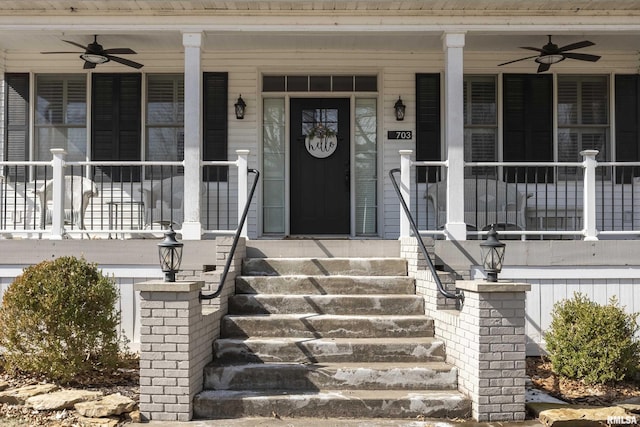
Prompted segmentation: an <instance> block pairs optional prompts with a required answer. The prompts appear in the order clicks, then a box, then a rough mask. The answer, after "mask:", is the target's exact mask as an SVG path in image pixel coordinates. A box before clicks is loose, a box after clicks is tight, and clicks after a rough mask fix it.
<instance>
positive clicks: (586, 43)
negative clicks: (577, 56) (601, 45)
mask: <svg viewBox="0 0 640 427" xmlns="http://www.w3.org/2000/svg"><path fill="white" fill-rule="evenodd" d="M593 45H595V43H593V42H590V41H589V40H583V41H581V42H577V43H571V44H568V45H566V46H562V47H560V48H558V52H566V51H567V50H573V49H582V48H583V47H589V46H593Z"/></svg>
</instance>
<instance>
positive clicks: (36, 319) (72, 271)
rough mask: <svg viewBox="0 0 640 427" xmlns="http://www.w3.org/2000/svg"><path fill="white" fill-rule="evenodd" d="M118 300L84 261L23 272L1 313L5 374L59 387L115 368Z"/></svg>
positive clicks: (58, 262)
mask: <svg viewBox="0 0 640 427" xmlns="http://www.w3.org/2000/svg"><path fill="white" fill-rule="evenodd" d="M117 298H118V290H117V288H116V286H115V283H114V281H113V280H111V279H109V278H107V277H105V276H103V275H102V273H101V272H100V271H98V269H97V267H96V265H95V264H90V263H88V262H86V261H85V260H84V259H77V258H74V257H62V258H58V259H56V260H54V261H44V262H41V263H40V264H37V265H34V266H31V267H28V268H26V269H25V270H24V272H23V274H22V275H21V276H19V277H17V278H16V279H15V281H14V282H13V283H12V284H11V285H10V286H9V288H8V289H7V290H6V292H5V293H4V297H3V301H2V307H1V308H0V346H2V347H4V359H5V368H6V369H7V370H8V371H9V372H13V373H16V372H24V373H30V374H36V375H44V376H45V377H47V378H48V379H51V380H54V381H62V382H68V381H70V380H71V379H73V377H75V376H77V375H81V374H84V373H87V372H90V371H94V370H104V369H113V368H115V367H116V366H117V364H118V357H119V346H118V334H117V326H118V313H117V312H116V310H115V309H114V307H115V303H116V301H117Z"/></svg>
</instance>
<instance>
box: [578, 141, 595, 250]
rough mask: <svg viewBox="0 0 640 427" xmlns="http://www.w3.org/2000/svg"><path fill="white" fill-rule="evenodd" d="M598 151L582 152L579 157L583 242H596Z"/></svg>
mask: <svg viewBox="0 0 640 427" xmlns="http://www.w3.org/2000/svg"><path fill="white" fill-rule="evenodd" d="M598 152H599V151H598V150H584V151H581V152H580V155H582V156H583V157H584V192H583V195H582V197H583V205H584V213H583V214H582V220H583V221H584V229H583V233H584V240H598V230H596V165H597V164H598V162H597V161H596V156H597V155H598Z"/></svg>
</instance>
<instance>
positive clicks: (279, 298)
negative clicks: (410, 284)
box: [229, 294, 424, 315]
mask: <svg viewBox="0 0 640 427" xmlns="http://www.w3.org/2000/svg"><path fill="white" fill-rule="evenodd" d="M293 313H316V314H350V315H384V314H396V315H420V314H424V299H423V298H422V297H421V296H419V295H246V294H245V295H234V296H232V297H230V298H229V314H241V315H246V314H293Z"/></svg>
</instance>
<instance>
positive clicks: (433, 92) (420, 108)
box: [416, 74, 442, 182]
mask: <svg viewBox="0 0 640 427" xmlns="http://www.w3.org/2000/svg"><path fill="white" fill-rule="evenodd" d="M440 114H441V113H440V74H416V160H418V161H422V160H424V161H426V160H441V159H442V157H441V156H442V153H441V123H440ZM439 172H440V171H439V168H429V182H434V181H437V180H438V179H439ZM417 173H418V182H425V180H426V179H425V178H426V168H423V167H419V168H418V170H417Z"/></svg>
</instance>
